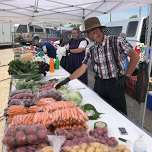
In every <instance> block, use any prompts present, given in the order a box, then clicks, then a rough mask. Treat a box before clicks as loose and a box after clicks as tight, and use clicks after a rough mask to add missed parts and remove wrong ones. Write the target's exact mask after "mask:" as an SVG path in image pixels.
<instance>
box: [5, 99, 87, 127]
mask: <svg viewBox="0 0 152 152" xmlns="http://www.w3.org/2000/svg"><path fill="white" fill-rule="evenodd" d="M6 113H7V115H8V123H9V126H17V125H32V124H43V125H45V126H46V127H48V126H50V125H52V126H53V127H56V128H63V127H65V128H66V127H74V126H79V127H85V126H86V125H85V122H86V121H87V120H88V117H87V115H86V113H84V112H83V111H82V110H81V109H80V108H79V107H76V106H75V105H74V104H73V103H72V102H69V101H55V100H54V99H52V98H42V99H40V100H39V101H38V102H37V104H36V105H35V106H31V107H29V108H26V107H24V106H11V107H9V108H8V109H7V112H6Z"/></svg>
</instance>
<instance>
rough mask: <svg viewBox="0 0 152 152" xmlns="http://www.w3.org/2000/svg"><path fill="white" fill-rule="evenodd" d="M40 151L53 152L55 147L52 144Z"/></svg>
mask: <svg viewBox="0 0 152 152" xmlns="http://www.w3.org/2000/svg"><path fill="white" fill-rule="evenodd" d="M40 152H53V149H52V147H51V146H47V147H44V148H43V149H41V150H40Z"/></svg>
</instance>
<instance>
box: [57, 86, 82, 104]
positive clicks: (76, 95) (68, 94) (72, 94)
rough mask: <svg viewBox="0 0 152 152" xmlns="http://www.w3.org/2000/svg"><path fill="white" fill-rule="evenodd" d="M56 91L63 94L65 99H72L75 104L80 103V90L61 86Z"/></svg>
mask: <svg viewBox="0 0 152 152" xmlns="http://www.w3.org/2000/svg"><path fill="white" fill-rule="evenodd" d="M58 91H59V92H60V93H62V94H63V97H64V99H65V100H70V101H73V102H74V103H75V104H76V105H81V103H82V96H81V94H80V92H78V91H73V90H70V89H68V88H67V87H61V88H60V89H59V90H58Z"/></svg>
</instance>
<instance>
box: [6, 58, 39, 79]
mask: <svg viewBox="0 0 152 152" xmlns="http://www.w3.org/2000/svg"><path fill="white" fill-rule="evenodd" d="M8 73H9V74H10V75H12V76H13V77H14V78H15V79H25V80H26V81H29V80H35V81H38V80H40V79H41V73H40V71H39V66H38V64H36V63H34V62H30V61H27V62H23V61H20V60H13V61H11V62H10V63H9V69H8Z"/></svg>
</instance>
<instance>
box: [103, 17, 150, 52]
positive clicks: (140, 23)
mask: <svg viewBox="0 0 152 152" xmlns="http://www.w3.org/2000/svg"><path fill="white" fill-rule="evenodd" d="M146 22H147V17H143V18H132V19H128V20H123V21H115V22H110V23H107V24H106V25H105V26H106V33H107V35H119V34H120V33H124V34H126V39H127V40H128V41H129V42H130V43H131V45H132V46H133V47H134V49H139V48H138V47H139V46H141V44H143V45H144V43H145V34H146V31H147V30H146ZM151 38H152V36H151Z"/></svg>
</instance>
